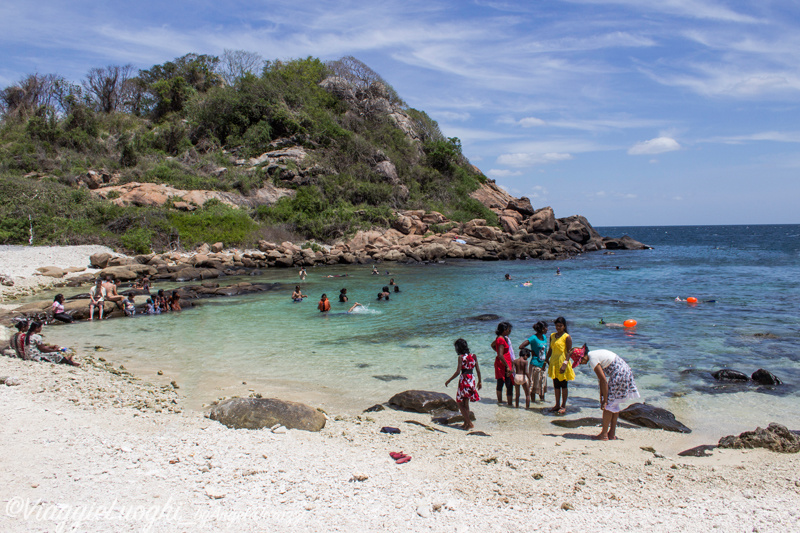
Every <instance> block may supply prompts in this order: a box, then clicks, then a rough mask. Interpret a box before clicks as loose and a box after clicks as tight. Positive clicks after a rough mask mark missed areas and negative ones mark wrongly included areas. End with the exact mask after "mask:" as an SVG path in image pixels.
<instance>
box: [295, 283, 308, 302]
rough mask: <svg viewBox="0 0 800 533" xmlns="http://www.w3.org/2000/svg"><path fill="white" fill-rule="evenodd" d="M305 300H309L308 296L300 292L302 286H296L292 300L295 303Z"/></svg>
mask: <svg viewBox="0 0 800 533" xmlns="http://www.w3.org/2000/svg"><path fill="white" fill-rule="evenodd" d="M303 298H308V295H307V294H303V293H302V292H301V291H300V285H296V286H295V288H294V292H293V293H292V300H294V301H295V302H302V301H303Z"/></svg>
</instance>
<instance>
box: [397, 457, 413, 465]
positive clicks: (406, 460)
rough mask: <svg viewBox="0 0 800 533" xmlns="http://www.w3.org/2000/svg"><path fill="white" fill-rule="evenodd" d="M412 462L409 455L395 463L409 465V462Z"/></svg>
mask: <svg viewBox="0 0 800 533" xmlns="http://www.w3.org/2000/svg"><path fill="white" fill-rule="evenodd" d="M410 460H411V456H409V455H404V456H403V457H401V458H400V459H398V460H397V461H395V463H397V464H399V465H401V464H403V463H407V462H409V461H410Z"/></svg>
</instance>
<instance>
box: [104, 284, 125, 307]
mask: <svg viewBox="0 0 800 533" xmlns="http://www.w3.org/2000/svg"><path fill="white" fill-rule="evenodd" d="M103 288H104V289H105V290H106V300H108V301H110V302H114V304H115V305H116V306H117V307H118V308H120V309H122V308H123V300H124V299H125V297H124V296H122V295H121V294H118V293H117V285H116V283H114V278H112V277H111V276H108V277H107V278H106V280H105V281H104V282H103Z"/></svg>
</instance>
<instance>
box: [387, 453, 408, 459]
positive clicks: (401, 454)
mask: <svg viewBox="0 0 800 533" xmlns="http://www.w3.org/2000/svg"><path fill="white" fill-rule="evenodd" d="M389 457H391V458H392V459H394V460H395V461H396V460H398V459H402V458H403V457H406V454H404V453H403V452H391V453H390V454H389Z"/></svg>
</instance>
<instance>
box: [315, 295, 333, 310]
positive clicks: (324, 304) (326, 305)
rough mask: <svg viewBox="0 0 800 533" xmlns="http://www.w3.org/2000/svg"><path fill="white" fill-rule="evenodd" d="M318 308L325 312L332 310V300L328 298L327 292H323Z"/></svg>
mask: <svg viewBox="0 0 800 533" xmlns="http://www.w3.org/2000/svg"><path fill="white" fill-rule="evenodd" d="M317 309H319V310H320V312H321V313H325V312H327V311H330V310H331V301H330V300H328V295H327V294H323V295H322V297H321V298H320V299H319V303H318V304H317Z"/></svg>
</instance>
